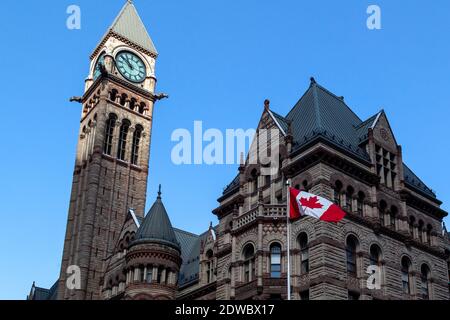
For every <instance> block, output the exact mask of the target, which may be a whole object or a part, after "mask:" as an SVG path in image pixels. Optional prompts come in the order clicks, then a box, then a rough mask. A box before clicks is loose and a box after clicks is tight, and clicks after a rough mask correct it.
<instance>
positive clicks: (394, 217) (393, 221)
mask: <svg viewBox="0 0 450 320" xmlns="http://www.w3.org/2000/svg"><path fill="white" fill-rule="evenodd" d="M397 213H398V209H397V207H395V206H392V207H391V212H390V215H391V219H390V220H391V228H392V229H393V230H396V221H397Z"/></svg>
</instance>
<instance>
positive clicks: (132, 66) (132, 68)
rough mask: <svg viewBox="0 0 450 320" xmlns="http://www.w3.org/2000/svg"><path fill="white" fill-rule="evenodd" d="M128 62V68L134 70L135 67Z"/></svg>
mask: <svg viewBox="0 0 450 320" xmlns="http://www.w3.org/2000/svg"><path fill="white" fill-rule="evenodd" d="M126 61H127V64H128V66H129V67H130V68H131V70H134V68H133V66H132V65H131V63H130V61H128V60H126Z"/></svg>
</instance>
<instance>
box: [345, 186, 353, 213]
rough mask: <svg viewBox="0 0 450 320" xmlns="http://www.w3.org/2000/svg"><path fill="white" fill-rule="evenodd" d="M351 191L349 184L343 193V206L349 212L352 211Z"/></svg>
mask: <svg viewBox="0 0 450 320" xmlns="http://www.w3.org/2000/svg"><path fill="white" fill-rule="evenodd" d="M353 192H354V189H353V188H352V187H351V186H349V187H348V188H347V193H346V194H345V207H346V208H347V211H349V212H353Z"/></svg>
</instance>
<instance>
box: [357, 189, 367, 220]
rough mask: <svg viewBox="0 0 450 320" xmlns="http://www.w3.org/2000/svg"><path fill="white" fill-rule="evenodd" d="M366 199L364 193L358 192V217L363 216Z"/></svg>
mask: <svg viewBox="0 0 450 320" xmlns="http://www.w3.org/2000/svg"><path fill="white" fill-rule="evenodd" d="M365 198H366V195H365V194H364V192H362V191H360V192H358V198H357V200H356V211H357V212H358V214H359V215H360V216H362V215H363V214H364V200H365Z"/></svg>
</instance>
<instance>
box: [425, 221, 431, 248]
mask: <svg viewBox="0 0 450 320" xmlns="http://www.w3.org/2000/svg"><path fill="white" fill-rule="evenodd" d="M432 230H433V227H432V226H431V224H429V225H427V232H426V236H427V238H426V239H425V240H426V243H428V244H430V245H431V232H432Z"/></svg>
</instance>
